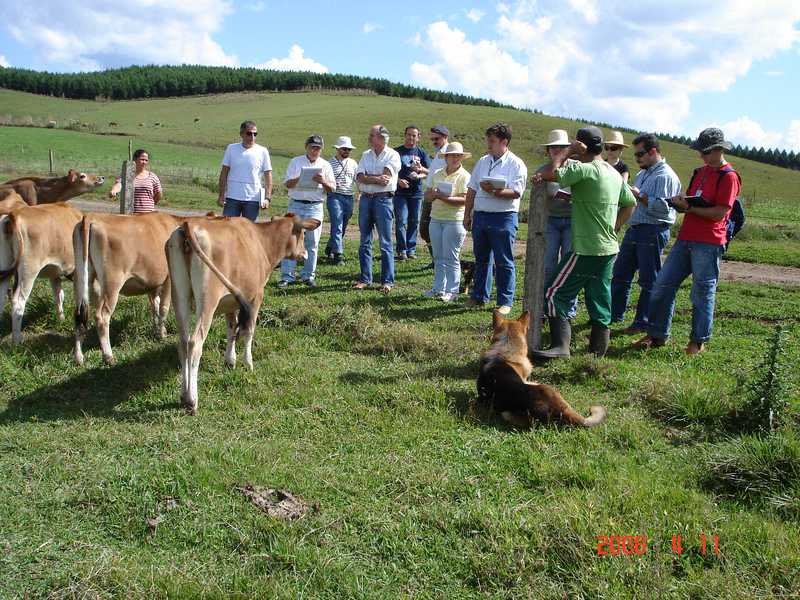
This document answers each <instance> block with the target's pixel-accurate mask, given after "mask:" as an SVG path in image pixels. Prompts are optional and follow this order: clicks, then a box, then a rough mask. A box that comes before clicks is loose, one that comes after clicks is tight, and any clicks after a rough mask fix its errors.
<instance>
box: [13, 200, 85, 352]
mask: <svg viewBox="0 0 800 600" xmlns="http://www.w3.org/2000/svg"><path fill="white" fill-rule="evenodd" d="M82 217H83V214H82V213H81V212H80V211H79V210H76V209H74V208H72V207H71V206H69V205H68V204H67V203H65V202H59V203H56V204H47V205H42V206H24V207H21V208H17V209H14V210H12V211H11V212H10V213H9V214H8V215H6V216H3V217H0V310H2V308H3V303H4V302H5V299H6V293H7V290H8V285H9V282H10V281H11V279H12V278H13V277H16V282H15V284H14V289H13V291H12V294H11V339H12V341H13V342H14V343H19V342H21V341H22V317H23V315H24V314H25V305H26V304H27V302H28V298H29V297H30V295H31V291H32V290H33V284H34V283H35V282H36V278H37V277H41V278H44V279H49V280H50V284H51V285H52V287H53V294H54V295H55V297H56V311H57V313H58V318H59V319H63V318H64V292H63V290H62V289H61V278H62V277H69V276H71V275H72V273H73V271H74V270H75V258H74V253H73V250H72V230H73V229H75V225H76V224H77V223H79V222H80V220H81V218H82Z"/></svg>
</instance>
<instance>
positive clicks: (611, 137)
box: [605, 131, 628, 148]
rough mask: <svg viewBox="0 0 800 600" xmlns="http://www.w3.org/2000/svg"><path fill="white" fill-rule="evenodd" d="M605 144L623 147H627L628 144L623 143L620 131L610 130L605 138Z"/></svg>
mask: <svg viewBox="0 0 800 600" xmlns="http://www.w3.org/2000/svg"><path fill="white" fill-rule="evenodd" d="M605 144H606V145H607V146H622V147H623V148H627V147H628V144H626V143H625V140H624V139H623V137H622V132H621V131H612V132H611V133H609V134H608V137H607V138H606V140H605Z"/></svg>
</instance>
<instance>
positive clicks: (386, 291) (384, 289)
mask: <svg viewBox="0 0 800 600" xmlns="http://www.w3.org/2000/svg"><path fill="white" fill-rule="evenodd" d="M391 291H392V286H391V285H389V284H388V283H384V284H383V285H382V286H381V293H382V294H389V292H391Z"/></svg>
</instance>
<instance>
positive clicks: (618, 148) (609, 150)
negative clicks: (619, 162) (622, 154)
mask: <svg viewBox="0 0 800 600" xmlns="http://www.w3.org/2000/svg"><path fill="white" fill-rule="evenodd" d="M605 148H606V152H615V151H617V150H622V146H606V147H605Z"/></svg>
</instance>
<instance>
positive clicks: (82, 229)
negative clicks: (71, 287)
mask: <svg viewBox="0 0 800 600" xmlns="http://www.w3.org/2000/svg"><path fill="white" fill-rule="evenodd" d="M77 231H78V240H77V242H78V243H77V244H75V251H76V252H75V254H76V257H77V255H78V250H80V257H81V262H80V264H79V265H75V266H76V269H75V278H76V280H75V291H76V292H77V296H78V297H77V298H76V299H75V328H76V329H78V330H80V331H86V330H87V329H88V328H89V260H90V258H89V237H90V236H91V233H92V223H91V222H90V221H89V219H88V218H87V217H86V216H84V217H83V219H81V223H80V225H79V226H78V230H77ZM78 246H79V247H78Z"/></svg>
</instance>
